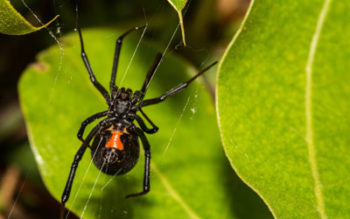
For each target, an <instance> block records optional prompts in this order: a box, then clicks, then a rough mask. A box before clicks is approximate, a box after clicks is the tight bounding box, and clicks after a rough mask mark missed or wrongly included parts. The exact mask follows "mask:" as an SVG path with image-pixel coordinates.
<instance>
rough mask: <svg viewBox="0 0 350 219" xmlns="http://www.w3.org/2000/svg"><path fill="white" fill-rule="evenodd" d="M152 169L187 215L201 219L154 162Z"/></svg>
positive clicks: (194, 218)
mask: <svg viewBox="0 0 350 219" xmlns="http://www.w3.org/2000/svg"><path fill="white" fill-rule="evenodd" d="M152 169H153V171H154V172H155V173H156V174H157V175H158V177H159V179H160V181H161V182H162V183H163V185H164V186H165V188H166V189H167V190H168V192H169V194H170V195H171V196H172V197H173V198H174V200H175V201H177V202H178V203H179V204H180V206H181V207H182V208H183V209H184V210H185V211H186V213H187V214H188V215H189V216H190V218H193V219H200V217H199V216H198V215H197V214H196V213H195V212H194V211H193V210H192V209H191V208H190V207H189V206H188V204H187V203H186V202H185V201H184V200H183V199H182V198H181V196H180V195H179V194H178V193H177V192H176V191H175V190H174V188H173V187H172V186H171V184H170V183H169V181H168V180H167V179H166V177H165V176H164V175H163V174H162V173H161V172H160V171H159V169H158V168H157V166H156V165H155V164H154V163H153V162H152Z"/></svg>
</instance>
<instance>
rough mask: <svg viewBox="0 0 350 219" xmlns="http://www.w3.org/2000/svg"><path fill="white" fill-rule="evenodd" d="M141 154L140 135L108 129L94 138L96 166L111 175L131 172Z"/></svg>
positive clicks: (92, 148) (93, 154)
mask: <svg viewBox="0 0 350 219" xmlns="http://www.w3.org/2000/svg"><path fill="white" fill-rule="evenodd" d="M139 154H140V146H139V141H138V137H137V136H136V135H133V134H130V133H127V132H126V131H125V132H120V131H116V130H106V131H105V132H103V133H101V134H100V135H97V136H96V137H95V138H94V141H93V143H92V146H91V156H92V160H93V161H94V163H95V165H96V167H97V168H98V169H100V170H101V171H102V172H104V173H106V174H109V175H122V174H125V173H127V172H129V171H130V170H131V169H132V168H133V167H134V166H135V165H136V163H137V161H138V158H139Z"/></svg>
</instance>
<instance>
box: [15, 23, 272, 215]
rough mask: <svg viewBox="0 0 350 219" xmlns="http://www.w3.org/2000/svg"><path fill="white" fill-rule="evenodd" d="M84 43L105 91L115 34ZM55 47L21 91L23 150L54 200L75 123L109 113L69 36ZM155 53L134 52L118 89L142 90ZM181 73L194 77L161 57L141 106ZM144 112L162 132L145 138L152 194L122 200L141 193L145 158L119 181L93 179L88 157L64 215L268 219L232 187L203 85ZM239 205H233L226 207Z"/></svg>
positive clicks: (127, 45) (73, 143) (144, 48)
mask: <svg viewBox="0 0 350 219" xmlns="http://www.w3.org/2000/svg"><path fill="white" fill-rule="evenodd" d="M83 35H84V40H85V42H86V45H85V46H86V51H87V53H88V56H89V58H90V62H91V65H92V68H93V70H94V72H95V74H96V77H97V79H98V80H100V82H101V83H102V84H103V85H105V86H106V87H108V86H107V85H108V82H109V79H110V72H109V71H108V70H109V69H111V68H109V67H111V66H112V57H113V46H111V45H114V43H115V39H116V38H117V36H118V35H120V32H116V31H114V30H113V31H111V30H100V29H94V30H87V31H85V30H83ZM95 39H100V40H95ZM63 44H64V45H66V47H65V48H64V54H62V51H61V50H59V49H58V48H57V47H52V48H50V49H48V50H46V51H44V52H42V53H41V54H40V55H39V57H38V59H39V60H38V62H37V63H34V64H33V65H31V66H30V67H29V68H28V69H27V70H26V72H25V73H24V75H23V77H22V79H21V81H20V85H19V91H20V99H21V106H22V109H23V112H24V115H25V118H26V123H27V129H28V135H29V138H30V142H31V147H32V149H33V151H34V153H35V158H36V161H37V162H38V165H39V169H40V172H41V175H42V177H43V179H44V182H45V184H46V186H47V188H48V189H49V191H50V192H51V193H52V194H53V195H54V196H55V198H56V199H57V200H60V196H61V195H62V192H63V188H64V186H65V183H66V179H67V177H68V173H69V170H70V164H71V161H72V160H73V158H74V154H75V153H76V152H77V150H78V148H79V146H80V144H81V142H80V141H79V140H78V139H77V138H76V134H77V131H78V129H79V127H80V124H81V122H82V121H83V120H84V119H85V118H87V117H88V116H90V115H91V114H93V113H96V112H100V111H103V110H105V109H106V107H107V106H106V104H105V102H104V99H103V98H102V96H101V95H100V93H98V92H97V91H96V89H95V88H94V87H93V85H92V84H91V82H90V80H89V76H88V73H87V71H86V69H85V68H84V66H83V62H82V60H81V58H80V54H79V53H80V45H79V41H78V38H77V33H74V34H71V35H68V36H66V37H65V38H64V39H63ZM135 45H136V43H135V40H134V41H133V40H132V39H130V38H127V39H126V41H124V45H123V48H122V52H121V54H122V55H121V61H120V66H119V70H118V78H119V80H118V83H117V84H119V83H120V81H121V78H123V75H124V72H125V70H126V69H127V66H128V64H129V61H130V59H131V57H132V54H133V52H134V50H135V47H136V46H135ZM155 48H157V46H155V45H150V44H148V43H145V42H142V43H141V46H140V48H139V49H138V52H137V53H136V56H135V58H134V61H133V62H132V63H131V65H130V69H129V70H128V74H127V76H126V78H125V83H122V85H123V86H126V87H131V88H133V89H137V88H139V87H141V85H142V83H143V80H144V78H145V75H146V72H147V70H148V68H149V67H150V66H151V64H152V62H153V59H154V57H155V54H156V52H157V49H155ZM62 58H63V60H61V59H62ZM185 72H187V73H189V72H191V73H192V74H193V73H194V71H193V69H192V70H191V68H190V67H189V65H188V64H186V63H185V62H184V61H183V60H181V59H179V58H178V57H176V56H173V55H166V57H165V59H164V60H163V62H162V64H161V66H160V68H159V70H158V73H157V74H156V76H155V78H154V79H153V81H152V84H151V86H150V89H149V92H148V94H147V96H146V98H147V97H148V98H150V97H156V96H159V95H160V94H162V93H164V92H165V91H166V90H168V89H170V88H171V87H173V86H175V85H177V84H178V83H180V82H182V81H185V80H186V79H188V78H189V75H188V74H184V73H185ZM145 110H146V113H147V114H149V116H150V117H151V118H152V120H154V122H155V123H156V124H157V125H159V127H160V131H159V132H158V133H156V134H155V135H152V136H151V135H148V138H149V140H150V143H151V147H152V164H151V168H152V174H151V192H150V193H149V194H147V195H146V196H143V197H140V198H132V199H125V195H127V194H130V193H134V192H138V191H140V190H141V188H142V179H143V156H142V154H143V153H141V158H140V160H139V163H138V165H137V166H136V168H135V169H133V170H132V171H131V172H130V173H128V174H127V175H125V176H118V177H113V176H107V175H105V174H101V172H99V171H98V169H97V168H96V167H95V166H94V165H93V164H92V165H91V155H90V154H89V152H86V154H85V155H84V157H83V160H82V161H81V163H80V165H79V168H78V171H77V176H76V178H75V181H74V184H73V189H72V193H71V197H70V199H69V201H68V202H67V206H68V207H69V208H70V209H72V210H73V211H74V212H75V213H77V214H78V215H79V216H84V218H97V217H101V218H116V217H118V218H130V217H136V218H151V217H157V218H164V217H167V218H186V217H192V218H200V217H203V218H218V217H220V218H235V217H236V215H246V216H247V215H248V216H252V215H254V214H257V215H265V216H266V217H269V213H268V211H266V208H265V207H264V206H263V204H262V203H261V202H259V201H258V200H257V199H256V197H255V196H254V194H252V192H251V191H250V190H249V189H247V188H245V187H244V185H243V184H242V183H240V181H239V180H238V179H237V178H233V174H232V171H231V169H230V167H229V165H228V163H227V162H226V159H225V157H224V153H223V151H222V148H221V143H220V138H219V135H218V131H217V128H216V121H215V111H214V108H213V106H212V100H211V98H210V95H209V94H208V92H207V91H206V89H205V87H204V86H203V85H201V84H200V83H197V82H196V83H194V84H192V85H191V86H190V87H189V88H188V89H187V90H186V91H184V92H182V93H181V94H179V95H175V96H173V97H170V98H169V99H167V101H166V102H164V103H161V104H159V105H156V106H150V107H149V108H146V109H145ZM95 124H96V123H95ZM89 127H90V129H91V127H93V125H90V126H89ZM199 128H200V129H199ZM87 131H88V130H87ZM90 165H91V166H90ZM235 188H236V190H237V191H239V192H238V193H236V195H235V194H233V192H232V191H233V190H234V189H235ZM228 193H229V194H231V195H227V194H228ZM238 196H239V197H241V198H233V197H238ZM244 201H246V202H249V203H250V204H249V206H254V207H255V208H256V211H253V212H249V211H245V212H244V213H242V209H237V208H233V209H231V206H235V205H237V206H239V205H242V204H239V203H242V202H244ZM243 209H244V207H243Z"/></svg>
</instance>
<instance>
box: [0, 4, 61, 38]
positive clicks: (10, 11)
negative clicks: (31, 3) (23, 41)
mask: <svg viewBox="0 0 350 219" xmlns="http://www.w3.org/2000/svg"><path fill="white" fill-rule="evenodd" d="M57 17H58V16H56V17H55V18H53V19H52V20H51V21H49V22H48V23H46V24H43V25H42V26H40V27H34V26H33V25H32V24H30V23H29V22H28V21H27V20H26V19H25V18H23V17H22V15H21V14H19V13H18V12H17V11H16V9H14V8H13V6H12V5H11V3H10V1H9V0H0V33H2V34H8V35H24V34H28V33H32V32H35V31H37V30H40V29H42V28H45V27H47V26H48V25H49V24H50V23H52V22H53V21H54V20H56V18H57Z"/></svg>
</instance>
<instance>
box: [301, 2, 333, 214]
mask: <svg viewBox="0 0 350 219" xmlns="http://www.w3.org/2000/svg"><path fill="white" fill-rule="evenodd" d="M331 1H332V0H325V1H324V4H323V7H322V10H321V12H320V15H319V17H318V20H317V26H316V30H315V33H314V35H313V37H312V41H311V44H310V50H309V56H308V59H307V63H306V68H305V73H306V87H305V116H306V143H307V147H308V152H309V162H310V166H311V172H312V177H313V180H314V183H315V191H314V192H315V197H316V203H317V211H318V212H319V214H320V217H321V218H322V219H326V218H327V214H326V212H325V203H324V199H323V194H322V183H321V179H320V175H319V170H318V166H317V160H316V149H315V144H314V136H313V127H312V124H313V123H312V71H313V68H312V67H313V63H314V58H315V54H316V49H317V44H318V42H319V38H320V35H321V32H322V27H323V24H324V21H325V18H326V15H327V12H328V9H329V6H330V3H331Z"/></svg>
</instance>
